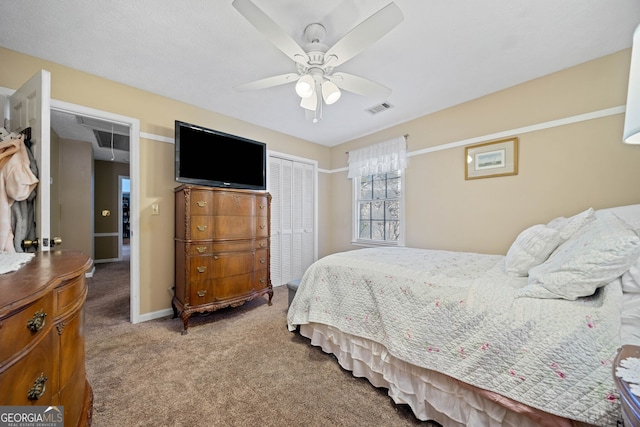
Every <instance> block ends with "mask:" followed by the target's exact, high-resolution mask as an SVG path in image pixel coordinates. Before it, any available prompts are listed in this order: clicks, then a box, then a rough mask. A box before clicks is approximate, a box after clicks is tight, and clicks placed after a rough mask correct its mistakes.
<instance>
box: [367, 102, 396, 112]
mask: <svg viewBox="0 0 640 427" xmlns="http://www.w3.org/2000/svg"><path fill="white" fill-rule="evenodd" d="M389 108H393V105H391V104H389V103H388V102H383V103H382V104H378V105H374V106H373V107H371V108H367V109H366V110H365V111H366V112H367V113H369V114H371V115H373V114H378V113H380V112H382V111H385V110H388V109H389Z"/></svg>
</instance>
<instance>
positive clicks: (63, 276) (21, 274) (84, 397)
mask: <svg viewBox="0 0 640 427" xmlns="http://www.w3.org/2000/svg"><path fill="white" fill-rule="evenodd" d="M90 266H91V259H90V258H89V257H87V256H86V255H84V254H82V253H80V252H73V251H51V252H39V253H37V254H36V255H35V257H34V258H33V259H32V260H31V261H29V263H28V264H25V265H23V266H22V268H20V269H19V270H17V271H14V272H10V273H6V274H2V275H0V406H16V405H17V406H64V421H65V423H64V424H65V426H88V425H91V416H92V408H93V392H92V390H91V386H90V385H89V382H88V381H87V376H86V371H85V348H84V343H85V337H84V310H83V307H84V302H85V299H86V297H87V286H86V282H85V276H84V275H85V272H86V271H87V269H89V268H90Z"/></svg>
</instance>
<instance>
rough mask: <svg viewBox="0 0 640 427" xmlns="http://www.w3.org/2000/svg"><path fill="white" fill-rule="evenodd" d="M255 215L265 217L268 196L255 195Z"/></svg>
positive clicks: (267, 207)
mask: <svg viewBox="0 0 640 427" xmlns="http://www.w3.org/2000/svg"><path fill="white" fill-rule="evenodd" d="M255 203H256V210H255V215H256V216H262V217H267V216H268V213H269V198H268V197H267V196H256V198H255Z"/></svg>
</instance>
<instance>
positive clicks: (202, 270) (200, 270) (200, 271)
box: [196, 265, 207, 273]
mask: <svg viewBox="0 0 640 427" xmlns="http://www.w3.org/2000/svg"><path fill="white" fill-rule="evenodd" d="M196 270H198V273H204V272H205V271H207V267H206V266H204V265H201V266H199V267H196Z"/></svg>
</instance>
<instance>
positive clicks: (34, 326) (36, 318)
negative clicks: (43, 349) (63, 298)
mask: <svg viewBox="0 0 640 427" xmlns="http://www.w3.org/2000/svg"><path fill="white" fill-rule="evenodd" d="M45 317H47V313H45V312H44V310H40V311H38V312H37V313H36V314H34V315H33V317H32V318H31V319H29V321H28V322H27V329H29V330H30V331H31V332H34V333H35V332H38V331H39V330H40V329H42V328H43V327H44V318H45Z"/></svg>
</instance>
